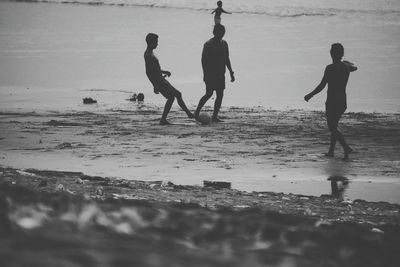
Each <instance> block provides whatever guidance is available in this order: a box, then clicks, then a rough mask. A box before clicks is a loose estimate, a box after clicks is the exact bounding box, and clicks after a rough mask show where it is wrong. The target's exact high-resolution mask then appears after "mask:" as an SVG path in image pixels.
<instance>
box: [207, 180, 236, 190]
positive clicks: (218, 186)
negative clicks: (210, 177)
mask: <svg viewBox="0 0 400 267" xmlns="http://www.w3.org/2000/svg"><path fill="white" fill-rule="evenodd" d="M203 186H204V187H211V188H214V189H231V183H230V182H220V181H206V180H204V181H203Z"/></svg>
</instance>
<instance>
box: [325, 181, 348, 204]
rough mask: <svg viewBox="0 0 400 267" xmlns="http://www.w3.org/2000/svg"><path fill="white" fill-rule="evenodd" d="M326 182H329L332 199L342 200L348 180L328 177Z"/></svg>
mask: <svg viewBox="0 0 400 267" xmlns="http://www.w3.org/2000/svg"><path fill="white" fill-rule="evenodd" d="M328 181H331V195H332V197H334V198H338V199H343V198H344V192H345V191H346V189H347V187H348V186H349V179H347V178H346V177H343V176H330V177H329V178H328Z"/></svg>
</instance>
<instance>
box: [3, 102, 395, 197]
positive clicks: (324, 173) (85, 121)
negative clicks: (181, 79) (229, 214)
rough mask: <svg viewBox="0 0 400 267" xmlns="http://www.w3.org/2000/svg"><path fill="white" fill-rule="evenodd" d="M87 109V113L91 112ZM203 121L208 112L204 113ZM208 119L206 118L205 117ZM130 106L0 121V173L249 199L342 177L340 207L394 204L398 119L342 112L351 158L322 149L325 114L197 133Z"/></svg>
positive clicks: (226, 114) (277, 117) (255, 118)
mask: <svg viewBox="0 0 400 267" xmlns="http://www.w3.org/2000/svg"><path fill="white" fill-rule="evenodd" d="M88 110H90V108H88ZM206 112H207V109H206ZM208 112H210V111H208ZM160 116H161V109H160V108H159V107H154V106H146V105H144V106H137V105H136V104H133V103H132V105H131V106H130V107H129V108H127V109H124V110H116V109H111V110H105V111H95V110H94V108H93V110H92V112H89V111H87V112H78V111H77V112H74V111H71V112H38V113H36V112H30V113H19V112H15V113H7V112H3V113H1V114H0V133H1V134H0V151H1V152H0V159H1V165H2V166H3V167H13V168H18V169H24V168H34V169H41V170H58V171H79V172H83V173H85V174H88V175H98V176H103V177H115V178H125V179H129V180H143V181H154V180H166V181H171V182H173V183H175V184H183V185H199V184H202V182H203V180H217V181H228V182H231V183H232V187H233V188H236V189H241V190H247V191H273V192H284V193H296V194H303V195H314V196H320V195H322V194H330V193H332V192H331V191H332V187H331V182H330V181H328V178H329V177H331V176H335V177H336V176H337V177H345V178H347V179H348V180H349V183H348V184H347V185H346V186H345V187H344V188H343V192H342V193H343V197H344V198H345V199H352V200H355V199H365V200H370V201H388V202H392V203H400V196H399V194H398V192H399V190H400V177H399V173H400V161H399V159H400V126H399V125H400V124H399V121H400V114H393V113H391V114H389V113H387V114H383V113H382V114H381V113H369V114H368V113H347V114H345V115H344V117H343V119H342V122H341V130H342V132H343V134H344V135H345V137H346V139H347V140H348V142H349V143H350V145H351V146H352V147H353V149H354V150H355V152H354V153H353V154H351V156H350V160H349V161H342V160H341V157H342V151H341V148H340V147H338V148H337V154H336V156H335V158H334V159H329V158H325V157H324V156H323V153H325V152H326V151H327V149H328V144H329V134H328V132H327V127H326V122H325V117H324V113H323V112H318V111H303V110H289V111H277V110H265V109H262V108H237V107H231V108H224V109H223V110H222V112H221V117H222V118H223V119H224V120H225V122H224V123H220V124H211V125H208V126H201V125H199V124H197V123H196V122H194V121H192V120H189V119H187V118H185V117H184V113H183V112H181V111H178V110H173V111H172V112H171V114H170V121H171V122H172V123H174V125H172V126H168V127H165V126H159V125H158V120H159V117H160Z"/></svg>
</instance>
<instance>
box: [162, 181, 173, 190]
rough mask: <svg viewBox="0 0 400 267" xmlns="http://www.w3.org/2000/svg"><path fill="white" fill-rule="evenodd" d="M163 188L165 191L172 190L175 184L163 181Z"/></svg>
mask: <svg viewBox="0 0 400 267" xmlns="http://www.w3.org/2000/svg"><path fill="white" fill-rule="evenodd" d="M160 186H161V188H163V189H171V188H173V186H174V183H172V182H170V181H168V180H164V181H162V182H161V185H160Z"/></svg>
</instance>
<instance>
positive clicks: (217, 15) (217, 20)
mask: <svg viewBox="0 0 400 267" xmlns="http://www.w3.org/2000/svg"><path fill="white" fill-rule="evenodd" d="M217 6H218V7H217V8H216V9H214V11H213V12H211V14H214V13H215V15H214V23H215V24H221V14H222V13H225V14H232V13H230V12H226V11H225V10H224V9H223V8H222V1H218V2H217Z"/></svg>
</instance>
